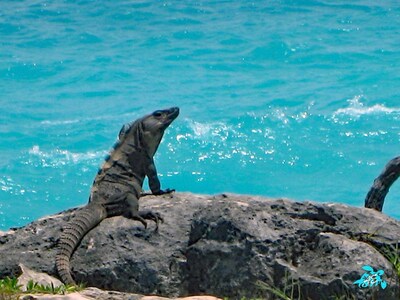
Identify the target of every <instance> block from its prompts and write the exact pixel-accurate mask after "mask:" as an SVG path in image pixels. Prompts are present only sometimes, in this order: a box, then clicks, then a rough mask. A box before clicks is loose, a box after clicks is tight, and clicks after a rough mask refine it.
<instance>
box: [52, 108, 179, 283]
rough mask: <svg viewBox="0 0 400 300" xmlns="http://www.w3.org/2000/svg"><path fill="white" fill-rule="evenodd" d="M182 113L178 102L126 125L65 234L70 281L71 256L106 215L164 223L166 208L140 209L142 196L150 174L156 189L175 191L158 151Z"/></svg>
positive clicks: (61, 246) (63, 260)
mask: <svg viewBox="0 0 400 300" xmlns="http://www.w3.org/2000/svg"><path fill="white" fill-rule="evenodd" d="M178 115H179V108H178V107H172V108H169V109H165V110H156V111H155V112H153V113H152V114H150V115H147V116H144V117H143V118H140V119H138V120H136V121H135V122H133V123H130V124H127V125H124V126H123V127H122V129H121V131H120V133H119V139H118V141H117V142H116V143H115V145H114V147H113V149H112V151H111V152H110V154H109V155H108V156H107V157H106V159H105V162H104V164H103V166H102V167H101V168H100V169H99V171H98V173H97V175H96V177H95V179H94V182H93V186H92V189H91V193H90V198H89V203H88V204H87V205H86V206H84V207H82V208H80V209H78V210H77V211H76V213H75V216H74V217H73V218H72V219H71V220H70V221H69V222H68V224H67V225H66V226H65V227H64V228H63V232H62V234H61V237H60V239H59V242H58V252H57V254H56V269H57V272H58V274H59V276H60V278H61V280H62V281H63V282H64V283H65V284H71V285H75V281H74V280H73V278H72V276H71V271H70V258H71V256H72V254H73V252H74V251H75V249H76V247H77V246H78V245H79V243H80V241H81V240H82V239H83V237H84V236H85V235H86V234H87V233H88V232H89V231H90V230H91V229H93V228H94V227H95V226H97V225H98V224H99V223H100V222H101V221H102V220H104V219H106V218H110V217H114V216H124V217H126V218H130V219H133V220H137V221H140V222H141V223H142V224H143V225H144V227H145V228H147V222H146V220H152V221H154V222H155V223H156V230H157V229H158V223H159V221H161V222H162V221H163V219H162V217H161V216H160V214H158V213H155V212H151V211H139V201H138V200H139V197H140V194H141V191H142V185H143V181H144V178H145V177H146V176H147V177H148V180H149V187H150V189H151V192H152V193H153V194H154V195H162V194H165V193H171V192H173V191H174V190H170V189H166V190H161V188H160V181H159V179H158V177H157V171H156V167H155V165H154V160H153V156H154V154H155V152H156V151H157V148H158V146H159V144H160V142H161V139H162V137H163V134H164V131H165V129H166V128H167V127H168V126H169V125H170V124H171V123H172V121H173V120H175V118H176V117H177V116H178Z"/></svg>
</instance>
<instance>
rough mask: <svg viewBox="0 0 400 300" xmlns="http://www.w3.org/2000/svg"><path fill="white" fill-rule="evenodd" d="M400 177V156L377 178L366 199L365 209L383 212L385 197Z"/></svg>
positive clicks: (387, 165)
mask: <svg viewBox="0 0 400 300" xmlns="http://www.w3.org/2000/svg"><path fill="white" fill-rule="evenodd" d="M399 176H400V156H399V157H395V158H393V159H391V160H390V161H389V162H388V163H387V164H386V166H385V168H384V169H383V171H382V173H381V174H379V176H378V177H377V178H375V180H374V183H373V185H372V187H371V188H370V190H369V192H368V194H367V196H366V197H365V207H367V208H373V209H375V210H377V211H382V208H383V203H384V202H385V197H386V195H387V193H388V192H389V189H390V187H391V186H392V184H393V183H394V182H395V181H396V180H397V178H399Z"/></svg>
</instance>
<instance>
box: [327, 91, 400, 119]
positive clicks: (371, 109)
mask: <svg viewBox="0 0 400 300" xmlns="http://www.w3.org/2000/svg"><path fill="white" fill-rule="evenodd" d="M362 97H363V96H362V95H356V96H354V98H352V99H349V100H347V102H348V103H349V106H348V107H345V108H339V109H338V110H336V111H335V112H334V113H333V118H334V119H335V118H337V117H338V116H341V115H342V116H343V115H345V116H351V117H356V118H358V117H360V116H363V115H371V114H392V113H399V112H400V108H398V107H386V106H385V105H382V104H375V105H372V106H366V105H364V103H362V102H361V101H360V100H361V99H362Z"/></svg>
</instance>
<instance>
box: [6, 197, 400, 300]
mask: <svg viewBox="0 0 400 300" xmlns="http://www.w3.org/2000/svg"><path fill="white" fill-rule="evenodd" d="M140 208H141V209H151V210H153V211H157V212H159V213H160V214H161V215H162V216H163V217H164V220H165V222H164V224H161V225H160V228H159V231H158V232H154V228H155V225H154V224H153V223H149V227H148V229H144V228H143V226H142V224H141V223H139V222H136V221H133V220H128V219H125V218H123V217H114V218H110V219H106V220H104V221H103V222H102V223H101V224H100V225H99V226H97V227H96V228H94V229H93V230H92V231H91V232H89V233H88V234H87V235H86V237H85V238H84V239H83V241H82V243H81V245H80V246H79V247H78V248H77V250H76V252H75V253H74V255H73V257H72V260H71V266H72V274H73V276H74V277H75V279H76V280H77V281H78V282H83V283H86V285H87V286H92V287H97V288H101V289H106V290H115V291H120V292H130V293H138V294H143V295H159V296H166V297H178V296H179V297H184V296H189V295H202V294H204V295H214V296H217V297H220V298H224V297H228V298H230V299H240V298H241V297H247V298H255V297H262V298H264V299H273V297H272V294H271V293H269V292H268V291H267V290H266V289H265V288H262V287H261V288H260V287H259V284H257V283H258V282H259V281H261V282H263V283H264V285H265V284H267V285H270V286H273V287H274V288H277V289H281V290H283V289H284V288H285V287H288V286H290V285H291V284H292V283H294V295H295V298H296V299H297V297H298V294H299V292H300V294H301V299H308V298H309V299H334V297H340V296H346V297H347V298H348V299H353V298H354V299H370V298H372V297H375V299H399V296H400V294H399V278H398V277H397V275H396V272H395V270H394V268H393V266H392V265H391V263H390V262H389V261H388V260H387V259H386V258H385V257H384V256H383V255H382V254H381V253H380V252H379V251H378V250H377V249H381V251H382V250H385V249H386V250H388V249H392V250H393V249H395V247H396V244H397V243H399V241H400V222H399V221H396V220H394V219H392V218H390V217H388V216H386V215H384V214H382V213H379V212H377V211H374V210H371V209H365V208H357V207H350V206H346V205H343V204H332V203H327V204H323V203H315V202H294V201H290V200H287V199H267V198H262V197H257V196H247V195H231V194H228V195H225V194H224V195H217V196H208V195H198V194H190V193H176V194H173V195H164V196H159V197H153V196H147V197H143V198H141V199H140ZM73 212H74V210H69V211H65V212H62V213H60V214H57V215H52V216H48V217H45V218H42V219H39V220H37V221H35V222H33V223H31V224H28V225H27V226H25V227H22V228H18V229H15V230H13V231H11V232H7V233H6V234H4V235H0V277H4V276H10V275H11V276H17V275H18V272H19V267H18V265H19V264H20V263H23V264H24V265H26V266H27V267H29V268H31V269H33V270H36V271H40V272H46V273H48V274H51V275H56V274H55V268H54V257H55V252H56V249H55V247H56V242H57V239H58V237H59V235H60V232H61V227H62V225H63V224H65V222H66V221H67V220H69V219H70V217H71V216H72V214H73ZM393 251H394V250H393ZM364 265H370V266H371V267H373V268H374V269H375V270H379V269H382V270H384V272H385V273H384V275H383V277H382V279H384V280H385V281H386V282H387V287H386V289H382V288H381V287H380V286H377V287H373V288H360V287H358V285H354V284H353V282H354V281H356V280H358V279H360V277H361V275H362V274H363V273H365V271H364V270H362V269H361V267H362V266H364ZM261 285H263V284H261ZM286 292H287V294H288V295H290V293H291V289H290V288H288V289H287V290H286ZM347 298H346V299H347Z"/></svg>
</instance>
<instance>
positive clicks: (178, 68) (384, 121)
mask: <svg viewBox="0 0 400 300" xmlns="http://www.w3.org/2000/svg"><path fill="white" fill-rule="evenodd" d="M399 34H400V5H399V2H398V1H395V0H393V1H388V0H383V1H370V0H357V1H356V0H352V1H347V0H346V1H344V0H338V1H328V0H324V1H322V0H321V1H309V0H306V1H289V0H287V1H286V0H280V1H278V0H274V1H273V0H270V1H253V2H252V1H234V0H221V1H212V0H205V1H189V0H176V1H154V0H153V1H150V0H134V1H133V0H121V1H99V0H97V1H96V0H79V1H67V0H64V1H63V0H53V1H41V0H22V1H12V0H2V2H1V8H0V36H1V39H0V105H1V111H2V112H1V118H0V151H1V156H0V171H1V172H0V230H7V229H8V228H10V227H18V226H23V225H25V224H27V223H29V222H31V221H33V220H35V219H37V218H39V217H43V216H45V215H48V214H53V213H57V212H59V211H62V210H64V209H67V208H71V207H75V206H78V205H83V204H85V203H86V202H87V200H88V196H89V191H90V187H91V183H92V182H93V179H94V177H95V175H96V172H97V169H98V168H99V166H100V165H101V164H102V161H103V158H104V157H105V155H106V154H107V152H108V151H109V150H110V149H111V147H112V145H113V143H114V142H115V140H116V137H117V134H118V132H119V130H120V128H121V127H122V125H123V124H124V123H127V122H130V121H132V120H135V119H136V118H139V117H141V116H143V115H144V114H147V113H150V112H152V111H154V110H156V109H162V108H167V107H170V106H179V107H180V109H181V114H180V116H179V117H178V119H177V120H176V121H175V122H174V123H173V124H172V125H171V127H170V128H168V129H167V131H166V134H165V136H164V140H163V142H162V144H161V146H160V148H159V150H158V152H157V154H156V157H155V161H156V165H157V168H158V173H159V176H160V180H161V184H162V187H163V188H174V189H176V190H177V191H181V192H183V191H188V192H193V193H204V194H217V193H241V194H252V195H262V196H266V197H285V198H291V199H295V200H298V201H304V200H313V201H320V202H340V203H345V204H349V205H354V206H360V207H361V206H363V205H364V199H365V196H366V194H367V192H368V190H369V188H370V186H371V184H372V182H373V180H374V178H375V177H376V176H378V174H379V173H380V172H381V170H382V169H383V167H384V165H385V164H386V163H387V162H388V161H389V160H390V159H392V158H394V157H396V156H398V155H400V147H399V137H400V136H399V134H400V130H399V129H400V122H399V121H400V89H399V86H400V47H399V46H400V39H399ZM145 189H148V187H147V184H145ZM399 195H400V184H398V183H395V184H394V186H393V187H392V189H391V190H390V192H389V194H388V196H387V198H386V202H385V205H384V209H383V212H384V213H386V214H388V215H390V216H392V217H394V218H397V219H399V218H400V202H399V201H398V198H399Z"/></svg>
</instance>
